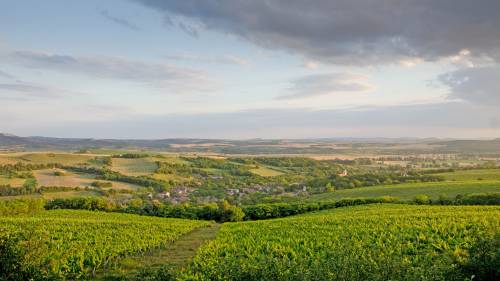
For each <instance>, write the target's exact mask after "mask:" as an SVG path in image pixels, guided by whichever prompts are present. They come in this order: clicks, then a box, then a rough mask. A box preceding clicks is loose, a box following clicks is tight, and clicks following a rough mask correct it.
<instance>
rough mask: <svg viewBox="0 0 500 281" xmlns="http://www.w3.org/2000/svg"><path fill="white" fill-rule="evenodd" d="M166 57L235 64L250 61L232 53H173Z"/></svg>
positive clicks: (243, 63) (246, 63) (245, 63)
mask: <svg viewBox="0 0 500 281" xmlns="http://www.w3.org/2000/svg"><path fill="white" fill-rule="evenodd" d="M166 58H167V59H170V60H177V61H193V62H204V63H220V64H235V65H248V64H249V63H250V62H249V61H248V60H246V59H244V58H241V57H238V56H234V55H223V56H203V55H194V54H174V55H167V56H166Z"/></svg>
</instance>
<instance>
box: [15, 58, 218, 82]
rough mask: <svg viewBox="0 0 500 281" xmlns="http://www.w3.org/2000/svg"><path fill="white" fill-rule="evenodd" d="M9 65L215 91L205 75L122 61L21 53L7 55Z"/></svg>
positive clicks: (174, 67) (180, 69)
mask: <svg viewBox="0 0 500 281" xmlns="http://www.w3.org/2000/svg"><path fill="white" fill-rule="evenodd" d="M6 61H7V62H10V63H14V64H18V65H22V66H25V67H29V68H37V69H42V70H53V71H58V72H62V73H74V74H82V75H85V76H88V77H91V78H100V79H102V78H104V79H122V80H130V81H136V82H143V83H149V84H151V85H153V86H156V87H160V88H171V89H173V90H176V91H188V90H208V89H210V87H212V85H211V83H212V82H211V81H210V80H209V79H208V78H207V77H206V75H205V73H204V72H202V71H198V70H193V69H187V68H181V67H176V66H171V65H166V64H159V63H149V62H142V61H133V60H126V59H121V58H113V57H76V56H68V55H59V54H49V53H43V52H31V51H17V52H14V53H11V54H9V55H7V57H6Z"/></svg>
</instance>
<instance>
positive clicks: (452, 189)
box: [309, 180, 500, 201]
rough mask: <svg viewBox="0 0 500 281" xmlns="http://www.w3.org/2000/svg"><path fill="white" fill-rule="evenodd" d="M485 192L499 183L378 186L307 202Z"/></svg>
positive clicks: (496, 189) (495, 189) (499, 186)
mask: <svg viewBox="0 0 500 281" xmlns="http://www.w3.org/2000/svg"><path fill="white" fill-rule="evenodd" d="M485 192H500V181H499V180H484V181H460V182H454V181H448V182H429V183H425V182H424V183H404V184H394V185H379V186H369V187H360V188H353V189H344V190H337V191H334V192H328V193H323V194H317V195H313V196H311V197H310V198H309V200H312V201H318V200H338V199H342V198H353V197H380V196H394V197H397V198H399V199H413V198H414V197H415V196H417V195H421V194H425V195H428V196H429V197H430V198H433V199H437V198H438V197H439V196H440V195H444V196H446V197H455V196H456V195H458V194H461V195H464V194H470V193H485Z"/></svg>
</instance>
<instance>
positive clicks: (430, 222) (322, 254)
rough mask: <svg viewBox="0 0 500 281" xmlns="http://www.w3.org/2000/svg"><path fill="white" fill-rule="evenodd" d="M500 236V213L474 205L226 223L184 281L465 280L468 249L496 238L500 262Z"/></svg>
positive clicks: (372, 208) (361, 209)
mask: <svg viewBox="0 0 500 281" xmlns="http://www.w3.org/2000/svg"><path fill="white" fill-rule="evenodd" d="M499 231H500V208H499V207H469V206H467V207H466V206H460V207H442V206H440V207H435V206H409V205H390V204H389V205H368V206H358V207H349V208H341V209H336V210H333V211H325V212H319V213H315V214H309V215H301V216H296V217H291V218H285V219H275V220H268V221H254V222H244V223H232V224H224V225H223V226H222V228H221V231H220V232H219V234H218V236H217V239H216V240H214V241H212V242H210V243H209V244H207V245H206V246H205V247H203V248H201V250H200V251H199V252H198V255H197V257H196V258H195V260H194V262H193V263H192V265H191V266H190V267H189V269H188V270H187V272H185V273H184V275H183V276H182V277H181V279H186V280H466V279H465V278H466V277H469V278H470V277H471V276H468V273H467V271H466V270H463V271H461V268H467V262H469V260H470V258H469V256H470V255H471V252H470V249H471V248H474V247H475V245H476V244H477V243H479V242H478V241H479V239H483V240H486V241H494V239H496V244H495V243H494V245H496V246H495V247H493V250H494V251H497V252H496V255H497V256H498V234H496V233H498V232H499ZM495 234H496V237H495ZM490 250H491V249H490ZM472 252H473V251H472ZM496 262H497V263H498V260H496ZM486 274H489V273H486ZM483 277H484V276H483ZM486 277H487V278H491V277H492V276H488V275H487V276H486ZM467 280H470V279H467ZM474 280H494V279H480V278H479V279H474Z"/></svg>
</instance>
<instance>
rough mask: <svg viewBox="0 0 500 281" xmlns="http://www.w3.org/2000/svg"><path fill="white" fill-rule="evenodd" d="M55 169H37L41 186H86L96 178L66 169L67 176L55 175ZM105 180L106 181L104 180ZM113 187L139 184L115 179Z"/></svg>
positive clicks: (133, 186) (130, 187)
mask: <svg viewBox="0 0 500 281" xmlns="http://www.w3.org/2000/svg"><path fill="white" fill-rule="evenodd" d="M54 171H55V170H53V169H45V170H37V171H34V172H33V173H34V174H35V177H36V180H37V181H38V184H39V185H40V186H69V187H77V186H78V187H86V186H91V183H92V182H94V181H102V180H96V179H95V178H94V176H93V175H88V174H80V173H72V172H68V171H65V173H66V175H65V176H54ZM103 182H104V181H103ZM112 183H113V187H111V189H127V190H131V189H137V188H139V186H137V185H134V184H129V183H123V182H115V181H113V182H112Z"/></svg>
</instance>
